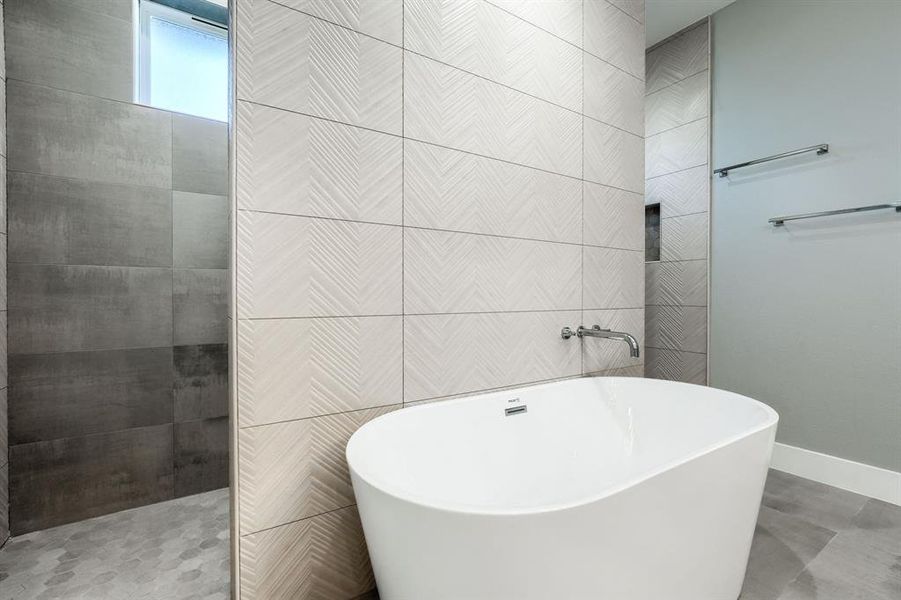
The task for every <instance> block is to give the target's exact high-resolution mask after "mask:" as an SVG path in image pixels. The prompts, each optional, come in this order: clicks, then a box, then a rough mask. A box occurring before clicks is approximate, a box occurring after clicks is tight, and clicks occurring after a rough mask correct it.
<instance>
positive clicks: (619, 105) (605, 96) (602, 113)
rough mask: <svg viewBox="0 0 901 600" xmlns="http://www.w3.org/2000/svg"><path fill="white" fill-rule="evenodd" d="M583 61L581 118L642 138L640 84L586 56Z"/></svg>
mask: <svg viewBox="0 0 901 600" xmlns="http://www.w3.org/2000/svg"><path fill="white" fill-rule="evenodd" d="M584 59H585V65H584V74H583V77H584V84H583V86H584V90H585V91H584V101H585V109H584V112H585V114H586V115H588V116H589V117H592V118H593V119H597V120H599V121H603V122H604V123H607V124H609V125H614V126H616V127H619V128H620V129H625V130H626V131H630V132H632V133H634V134H636V135H640V136H644V135H645V126H644V121H643V118H644V82H643V81H642V80H640V79H638V78H636V77H632V76H631V75H629V74H628V73H624V72H623V71H621V70H620V69H617V68H616V67H614V66H612V65H610V64H609V63H606V62H604V61H602V60H601V59H599V58H596V57H594V56H592V55H590V54H586V55H585V57H584Z"/></svg>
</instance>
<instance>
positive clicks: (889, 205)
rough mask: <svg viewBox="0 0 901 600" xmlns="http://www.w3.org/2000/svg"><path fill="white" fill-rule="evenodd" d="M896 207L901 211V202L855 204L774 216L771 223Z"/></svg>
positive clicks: (781, 223)
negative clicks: (848, 206) (851, 206)
mask: <svg viewBox="0 0 901 600" xmlns="http://www.w3.org/2000/svg"><path fill="white" fill-rule="evenodd" d="M890 208H894V209H895V210H896V211H897V212H901V202H890V203H887V204H871V205H869V206H855V207H854V208H840V209H838V210H824V211H822V212H813V213H805V214H802V215H785V216H782V217H773V218H772V219H770V220H769V223H770V224H772V225H775V226H777V227H778V226H779V225H784V224H785V222H786V221H797V220H799V219H815V218H817V217H831V216H834V215H847V214H851V213H859V212H869V211H871V210H887V209H890Z"/></svg>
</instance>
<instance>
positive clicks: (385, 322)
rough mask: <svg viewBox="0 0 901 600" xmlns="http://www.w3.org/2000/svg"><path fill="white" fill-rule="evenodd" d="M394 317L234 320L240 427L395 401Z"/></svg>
mask: <svg viewBox="0 0 901 600" xmlns="http://www.w3.org/2000/svg"><path fill="white" fill-rule="evenodd" d="M402 328H403V321H402V318H401V317H399V316H396V317H348V318H334V319H273V320H260V321H239V322H238V344H239V347H240V348H241V351H240V353H238V378H239V380H240V381H241V389H240V395H241V396H240V398H241V410H240V412H239V418H240V425H241V427H247V426H251V425H262V424H266V423H275V422H278V421H288V420H291V419H303V418H307V417H315V416H319V415H326V414H334V413H340V412H346V411H351V410H359V409H363V408H369V407H373V406H386V405H389V404H398V403H400V402H401V401H402V400H403V389H402V379H403V360H402V351H403V347H402V343H403V337H402Z"/></svg>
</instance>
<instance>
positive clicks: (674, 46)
mask: <svg viewBox="0 0 901 600" xmlns="http://www.w3.org/2000/svg"><path fill="white" fill-rule="evenodd" d="M647 62H648V64H647V68H648V72H647V82H648V88H647V93H649V94H650V93H652V92H655V91H657V90H659V89H660V88H662V87H664V86H667V85H672V84H673V83H676V82H677V81H682V80H683V79H685V78H686V77H690V76H692V75H694V74H695V73H698V72H699V71H703V70H704V69H706V68H707V62H708V52H707V22H706V21H705V22H704V23H703V24H702V25H699V26H698V27H695V28H693V29H691V30H689V31H686V32H685V33H683V34H682V35H680V36H679V37H678V38H676V39H674V40H671V41H669V42H667V43H666V44H663V45H661V46H659V47H658V48H655V49H654V50H653V51H652V52H649V53H648V56H647Z"/></svg>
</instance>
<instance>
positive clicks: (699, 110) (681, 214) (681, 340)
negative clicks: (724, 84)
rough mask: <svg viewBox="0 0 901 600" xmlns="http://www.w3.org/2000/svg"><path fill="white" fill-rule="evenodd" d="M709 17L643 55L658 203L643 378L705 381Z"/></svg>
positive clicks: (653, 199)
mask: <svg viewBox="0 0 901 600" xmlns="http://www.w3.org/2000/svg"><path fill="white" fill-rule="evenodd" d="M708 47H709V41H708V24H707V19H705V20H704V21H702V22H700V23H698V24H697V25H695V26H694V27H692V28H691V29H689V30H688V31H685V32H682V33H680V34H679V35H676V36H674V37H672V38H670V39H668V40H665V41H664V42H662V43H660V44H658V45H656V46H655V47H654V48H652V49H651V50H650V51H649V52H648V53H647V59H646V69H647V71H646V81H647V89H646V95H645V133H646V135H647V140H646V141H647V144H646V148H645V153H646V155H645V160H646V167H645V178H646V180H645V202H646V203H648V204H660V260H659V261H654V262H648V263H647V264H646V272H645V277H646V283H645V285H646V304H647V306H646V310H645V335H646V336H647V346H648V351H647V354H646V359H645V361H646V362H645V375H646V376H647V377H655V378H660V379H674V380H678V381H687V382H691V383H701V384H703V383H706V382H707V249H708V246H709V226H708V215H709V206H710V175H709V173H710V169H709V165H708V153H709V150H708V146H709V144H708V140H709V138H710V128H709V113H710V92H709V89H710V77H709V75H710V70H709V51H708Z"/></svg>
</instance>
